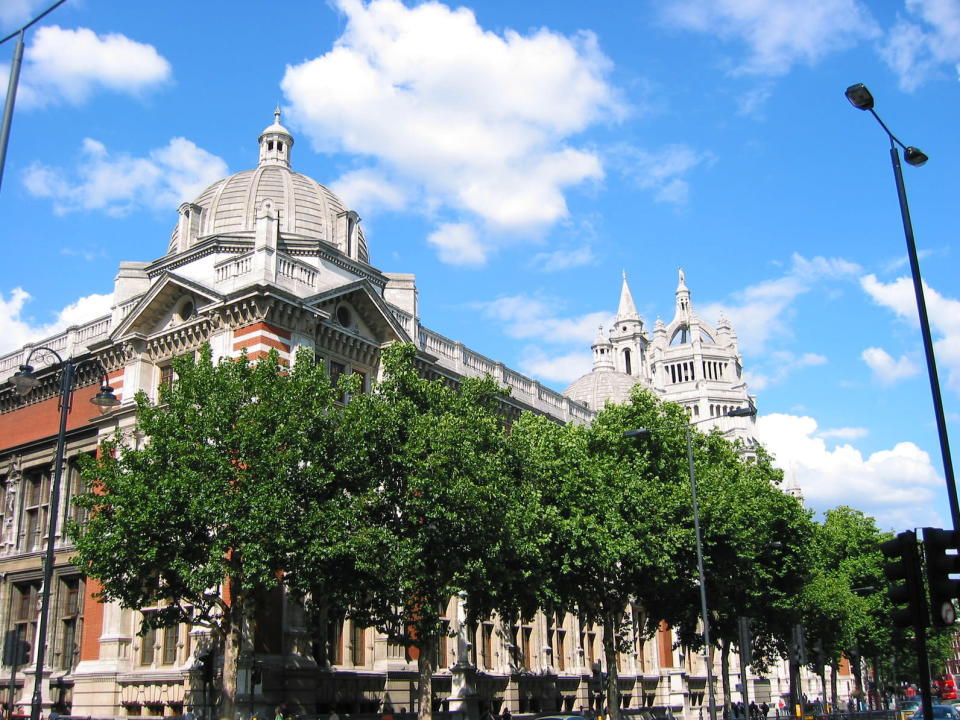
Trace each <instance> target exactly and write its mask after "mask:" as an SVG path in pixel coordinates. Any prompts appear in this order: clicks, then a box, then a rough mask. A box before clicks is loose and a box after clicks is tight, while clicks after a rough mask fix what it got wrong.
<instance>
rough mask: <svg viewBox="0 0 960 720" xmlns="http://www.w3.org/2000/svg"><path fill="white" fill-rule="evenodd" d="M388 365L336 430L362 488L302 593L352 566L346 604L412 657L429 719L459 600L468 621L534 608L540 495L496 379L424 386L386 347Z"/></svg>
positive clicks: (405, 352) (413, 358)
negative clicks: (331, 570)
mask: <svg viewBox="0 0 960 720" xmlns="http://www.w3.org/2000/svg"><path fill="white" fill-rule="evenodd" d="M382 367H383V370H384V375H385V379H384V381H383V382H382V383H380V384H379V385H378V386H377V387H375V388H374V390H373V391H372V392H370V393H366V394H360V395H356V396H354V397H352V398H351V399H350V402H349V403H348V404H347V406H346V408H345V409H344V411H343V422H342V423H341V424H340V426H339V429H338V432H337V441H336V444H337V447H338V464H337V467H338V473H339V474H340V476H341V477H343V478H345V479H348V481H349V482H350V484H351V486H352V487H353V488H354V492H353V494H352V496H351V503H352V505H351V509H350V510H349V511H348V512H347V513H346V514H345V515H344V516H343V520H342V523H343V526H344V529H345V530H346V532H345V533H343V535H342V542H340V541H339V540H336V539H335V538H334V543H333V544H332V545H331V544H327V543H326V542H325V541H324V540H323V539H322V538H321V539H320V540H319V541H317V540H313V541H309V542H308V543H307V544H306V546H305V547H304V548H303V549H302V551H298V564H299V565H300V566H301V567H302V572H299V573H298V578H299V579H300V582H301V590H302V592H304V593H309V594H311V595H316V594H317V592H320V593H324V589H323V588H316V587H314V584H313V583H311V581H310V575H311V574H312V572H311V571H312V568H313V563H314V562H315V561H316V559H317V558H321V559H322V558H329V557H341V558H347V557H349V558H352V560H351V563H352V565H351V567H350V569H349V572H346V573H345V574H344V575H343V576H342V577H341V578H340V580H339V581H338V582H339V585H340V588H339V590H338V591H337V592H338V596H337V598H336V599H337V602H338V604H339V607H340V608H341V609H343V610H345V611H346V612H347V615H348V616H349V617H350V618H352V620H353V621H354V622H356V623H357V624H358V625H359V626H361V627H368V626H373V627H376V628H377V629H378V630H379V631H381V632H384V633H386V634H387V635H388V636H389V638H390V640H391V641H392V642H396V643H402V644H404V645H406V646H407V647H408V648H411V650H412V652H411V654H412V655H415V656H416V657H417V664H418V671H419V676H420V682H419V686H418V690H419V708H418V712H419V716H420V717H421V718H427V717H429V716H430V714H431V711H432V708H431V695H432V688H431V678H432V675H433V670H434V668H435V660H436V651H437V648H438V640H439V638H440V637H441V635H442V634H443V633H445V632H448V630H447V627H448V626H447V622H446V621H445V618H444V617H443V616H442V614H441V613H442V610H443V609H444V608H445V607H446V606H447V603H448V601H449V600H450V598H451V597H452V596H454V595H458V594H460V595H463V596H465V599H466V605H467V608H468V609H469V613H470V617H471V618H478V617H480V616H483V615H486V614H488V613H489V612H491V611H493V610H497V611H500V612H501V613H504V614H507V615H511V614H512V615H516V614H519V613H521V612H523V611H524V609H526V611H527V612H532V610H533V607H534V606H535V603H534V602H532V601H531V602H529V603H528V604H527V605H526V608H524V606H523V603H524V598H525V594H524V593H523V592H521V588H523V587H524V585H525V583H524V582H523V579H524V577H525V574H526V572H527V571H526V570H524V568H531V567H535V566H536V563H535V562H533V561H532V560H530V559H529V558H528V557H526V556H527V555H530V554H535V553H536V551H537V543H536V542H535V541H531V540H530V539H529V538H530V533H529V527H530V525H531V523H533V522H535V519H536V512H535V507H534V505H533V503H534V502H535V497H534V496H533V495H532V494H531V493H529V492H527V489H526V488H524V487H522V486H521V485H520V483H519V482H518V479H517V473H516V465H515V463H514V462H512V460H511V457H510V455H509V454H508V452H507V449H506V444H505V430H504V417H503V415H502V414H501V407H502V401H503V398H504V391H503V390H501V389H500V388H499V387H498V386H497V384H496V383H495V382H494V381H493V380H491V379H489V378H488V379H484V380H477V379H470V378H462V379H460V380H458V381H457V382H454V381H452V380H448V379H446V378H442V377H441V378H436V379H427V378H425V377H423V375H422V372H421V367H422V366H421V364H420V362H419V361H418V359H417V353H416V348H415V347H414V346H412V345H400V344H397V345H393V346H391V347H389V348H387V349H386V350H384V352H383V355H382ZM311 522H314V523H319V522H323V520H322V519H316V520H314V521H311ZM335 535H336V534H335ZM326 596H327V597H328V598H332V596H331V595H330V594H329V593H326Z"/></svg>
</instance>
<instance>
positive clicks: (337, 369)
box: [330, 360, 347, 403]
mask: <svg viewBox="0 0 960 720" xmlns="http://www.w3.org/2000/svg"><path fill="white" fill-rule="evenodd" d="M346 371H347V366H346V365H344V364H343V363H341V362H337V361H336V360H331V361H330V383H331V384H332V385H333V387H334V388H336V387H337V383H338V382H340V376H341V375H343V374H344V373H345V372H346ZM337 400H338V401H339V402H341V403H345V402H346V401H347V396H346V394H343V395H341V396H340V397H339V398H337Z"/></svg>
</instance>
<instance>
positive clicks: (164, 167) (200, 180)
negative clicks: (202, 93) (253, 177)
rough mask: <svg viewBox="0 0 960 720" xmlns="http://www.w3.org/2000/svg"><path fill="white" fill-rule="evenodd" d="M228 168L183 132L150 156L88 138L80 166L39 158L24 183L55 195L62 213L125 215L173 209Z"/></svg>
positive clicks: (55, 203)
mask: <svg viewBox="0 0 960 720" xmlns="http://www.w3.org/2000/svg"><path fill="white" fill-rule="evenodd" d="M227 172H228V170H227V165H226V163H225V162H224V161H223V160H221V159H220V158H219V157H217V156H216V155H212V154H210V153H208V152H207V151H206V150H203V149H202V148H199V147H197V146H196V145H195V144H193V143H192V142H190V141H189V140H187V139H186V138H182V137H180V138H173V139H172V140H171V141H170V142H169V143H168V144H167V145H166V146H165V147H162V148H158V149H156V150H152V151H151V152H150V153H149V155H148V156H147V157H134V156H132V155H129V154H127V153H111V152H110V151H109V150H107V147H106V146H105V145H104V144H103V143H101V142H99V141H98V140H93V139H91V138H86V139H85V140H84V141H83V145H82V147H81V150H80V157H79V159H78V161H77V163H76V167H75V168H74V170H72V171H67V170H64V169H63V168H55V167H50V166H48V165H42V164H39V163H34V164H33V165H31V166H30V167H29V168H27V170H26V172H25V174H24V184H25V185H26V188H27V190H28V191H29V192H30V193H31V194H32V195H34V196H36V197H44V198H50V199H51V200H52V201H53V206H54V211H55V212H57V213H58V214H64V213H68V212H73V211H76V210H101V211H103V212H105V213H106V214H107V215H110V216H114V217H119V216H123V215H126V214H128V213H129V212H131V211H132V210H134V209H136V208H140V207H147V208H156V209H162V210H169V208H170V207H171V206H173V207H176V206H177V205H178V204H179V203H180V202H182V201H184V200H190V199H193V198H194V197H196V196H197V195H198V194H199V193H200V191H202V190H203V189H204V188H205V187H207V186H208V185H209V184H210V183H212V182H214V181H215V180H217V179H219V178H221V177H223V176H224V175H226V174H227Z"/></svg>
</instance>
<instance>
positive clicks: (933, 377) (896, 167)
mask: <svg viewBox="0 0 960 720" xmlns="http://www.w3.org/2000/svg"><path fill="white" fill-rule="evenodd" d="M844 94H845V95H846V96H847V100H849V101H850V104H851V105H853V106H854V107H855V108H857V109H858V110H868V111H869V112H870V114H871V115H873V117H874V118H876V120H877V122H878V123H880V127H882V128H883V131H884V132H885V133H886V134H887V137H888V138H889V139H890V161H891V162H892V163H893V177H894V180H895V181H896V183H897V197H898V198H899V200H900V216H901V217H902V218H903V233H904V235H905V236H906V240H907V254H908V256H909V258H910V273H911V275H912V276H913V291H914V294H915V295H916V297H917V312H918V314H919V315H920V331H921V333H922V335H923V351H924V353H925V355H926V358H927V374H928V375H929V377H930V392H931V394H932V395H933V411H934V414H935V415H936V418H937V433H938V434H939V435H940V454H941V456H942V458H943V475H944V478H945V479H946V481H947V496H948V497H949V499H950V516H951V518H952V520H953V529H954V530H960V504H958V503H957V483H956V480H955V479H954V476H953V460H951V458H950V441H949V439H948V438H947V421H946V417H945V416H944V413H943V400H942V399H941V398H940V380H939V379H938V378H937V361H936V358H935V356H934V354H933V339H932V338H931V336H930V321H929V320H928V319H927V303H926V300H925V299H924V295H923V281H922V280H921V279H920V261H919V260H918V259H917V246H916V244H915V242H914V239H913V223H911V221H910V208H909V206H908V205H907V191H906V188H905V187H904V184H903V171H902V170H901V168H900V154H899V153H898V152H897V145H899V146H900V147H901V148H903V159H904V160H905V161H906V162H907V164H908V165H913V166H914V167H920V166H921V165H923V164H924V163H925V162H927V160H928V158H927V156H926V154H924V153H923V151H922V150H919V149H918V148H915V147H912V146H908V145H904V144H903V143H902V142H900V140H898V139H897V137H896V136H895V135H894V134H893V133H892V132H890V129H889V128H888V127H887V126H886V125H885V124H884V122H883V120H881V119H880V116H879V115H877V113H876V111H875V110H874V109H873V95H871V94H870V91H869V90H867V86H866V85H864V84H863V83H857V84H856V85H851V86H850V87H848V88H847V90H846V92H845V93H844Z"/></svg>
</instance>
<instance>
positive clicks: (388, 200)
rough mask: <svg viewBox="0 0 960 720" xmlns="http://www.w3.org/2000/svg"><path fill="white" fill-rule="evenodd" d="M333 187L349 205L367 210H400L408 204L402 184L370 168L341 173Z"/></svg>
mask: <svg viewBox="0 0 960 720" xmlns="http://www.w3.org/2000/svg"><path fill="white" fill-rule="evenodd" d="M331 189H332V190H333V191H334V192H335V193H337V195H339V196H340V198H342V199H343V201H344V202H345V203H346V204H347V206H348V207H363V208H366V209H367V211H371V210H375V209H380V208H383V209H385V210H400V209H402V208H403V207H404V206H405V205H406V204H407V197H406V194H405V193H404V191H403V189H402V188H401V187H400V186H398V185H396V184H395V183H391V182H390V181H389V180H388V179H387V178H385V177H384V176H383V175H382V174H381V173H378V172H375V171H373V170H370V169H369V168H364V169H361V170H354V171H352V172H349V173H346V174H344V175H341V176H340V177H339V178H338V179H337V180H336V182H334V183H332V185H331Z"/></svg>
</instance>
